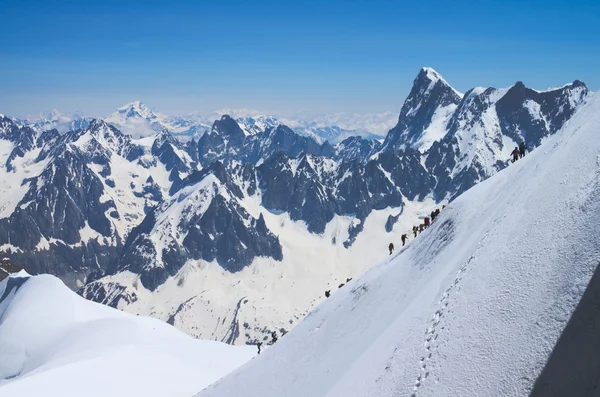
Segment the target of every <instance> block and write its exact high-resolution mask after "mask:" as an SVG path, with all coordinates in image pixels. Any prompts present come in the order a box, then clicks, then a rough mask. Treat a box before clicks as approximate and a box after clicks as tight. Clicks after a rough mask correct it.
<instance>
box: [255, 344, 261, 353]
mask: <svg viewBox="0 0 600 397" xmlns="http://www.w3.org/2000/svg"><path fill="white" fill-rule="evenodd" d="M256 347H258V354H260V348H261V347H262V342H258V343H257V344H256Z"/></svg>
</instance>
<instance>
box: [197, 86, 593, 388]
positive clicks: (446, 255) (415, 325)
mask: <svg viewBox="0 0 600 397" xmlns="http://www.w3.org/2000/svg"><path fill="white" fill-rule="evenodd" d="M599 128H600V95H598V94H596V95H595V96H594V97H593V98H592V99H591V100H590V102H589V103H588V104H586V105H584V106H583V108H582V109H581V110H580V111H579V112H578V113H577V114H576V115H575V116H574V117H573V119H571V120H570V121H569V122H568V123H567V124H566V125H565V127H563V129H562V130H561V131H560V132H559V133H557V134H556V135H554V136H551V137H550V138H548V139H547V140H546V141H545V142H544V143H543V144H542V146H541V147H540V148H538V149H537V150H535V151H533V152H532V153H530V154H528V155H527V156H526V157H525V158H524V159H522V160H519V161H518V162H517V163H515V164H514V165H511V166H510V167H509V168H507V169H506V170H503V171H502V172H500V173H498V174H496V175H495V176H493V177H491V178H490V179H488V180H487V181H484V182H482V183H480V184H479V185H477V186H475V187H474V188H472V189H470V190H469V191H468V192H466V193H465V194H463V195H462V196H460V197H459V198H457V199H456V200H455V201H454V202H452V203H451V204H450V205H449V206H448V207H447V208H446V209H445V210H444V211H442V213H441V215H440V217H439V218H438V219H436V221H435V222H434V223H433V225H432V226H431V227H430V228H429V229H428V230H426V231H425V232H424V233H423V234H422V235H421V236H420V237H419V238H418V239H416V240H415V241H413V242H412V243H411V244H410V245H409V246H408V247H407V248H406V249H404V250H401V252H400V253H399V254H398V255H396V256H394V257H393V258H391V260H389V261H387V262H386V263H383V264H381V265H379V266H377V267H375V268H373V269H371V270H370V271H369V272H367V273H366V274H365V275H363V276H362V277H360V278H359V279H356V280H354V281H352V282H351V283H349V284H348V285H346V286H345V287H344V288H342V289H341V290H340V291H338V292H336V293H335V294H333V296H332V297H331V298H329V300H328V301H327V302H326V303H324V304H322V305H321V306H319V307H317V308H316V309H315V310H313V311H312V313H311V314H310V315H308V316H307V317H306V319H305V320H304V321H303V322H302V323H301V324H300V325H298V326H297V327H296V328H295V329H294V330H293V331H292V332H290V333H289V334H287V335H286V336H285V337H284V338H282V339H281V340H280V341H279V342H278V343H277V344H276V345H275V346H273V347H272V348H271V349H269V350H268V351H267V352H266V353H265V354H264V355H261V356H260V357H258V358H257V359H256V360H253V361H252V362H251V363H249V364H248V365H246V366H244V367H242V368H240V369H239V370H237V371H235V372H234V373H233V374H231V375H230V376H228V377H226V378H225V379H223V380H222V381H220V382H218V383H217V384H215V385H214V386H212V387H210V388H209V389H208V390H206V391H204V392H203V393H201V394H200V396H203V397H204V396H230V395H236V394H243V395H245V396H264V395H285V396H307V395H315V396H316V395H318V396H365V395H369V396H388V395H392V394H401V395H413V396H421V395H422V396H448V395H461V396H506V395H527V394H528V393H529V391H530V390H531V388H532V385H533V382H534V381H535V379H536V377H537V376H538V375H539V374H540V371H541V369H542V368H543V366H544V365H545V362H546V359H547V358H548V356H549V354H550V352H551V350H552V348H553V346H554V344H555V343H556V341H557V339H558V337H559V335H560V333H561V332H562V330H563V328H564V326H565V324H566V322H567V320H568V319H569V317H570V316H571V314H572V312H573V310H574V308H575V306H576V305H577V303H578V302H579V300H580V298H581V296H582V294H583V292H584V290H585V289H586V286H587V284H588V282H589V280H590V277H591V275H592V274H593V272H594V271H595V269H596V268H597V266H598V257H599V254H600V248H599V247H600V237H599V235H598V233H597V231H596V225H597V224H598V222H600V201H598V200H597V197H598V195H599V194H600V166H599V163H598V153H600V141H599V140H598V139H597V133H598V129H599ZM577 220H581V222H579V221H577ZM264 379H269V381H268V382H264Z"/></svg>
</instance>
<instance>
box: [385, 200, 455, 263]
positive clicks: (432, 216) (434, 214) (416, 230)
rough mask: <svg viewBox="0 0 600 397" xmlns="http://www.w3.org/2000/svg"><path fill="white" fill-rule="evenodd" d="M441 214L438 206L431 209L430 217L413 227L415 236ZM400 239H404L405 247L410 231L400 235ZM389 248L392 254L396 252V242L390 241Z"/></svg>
mask: <svg viewBox="0 0 600 397" xmlns="http://www.w3.org/2000/svg"><path fill="white" fill-rule="evenodd" d="M444 208H446V206H445V205H443V206H442V209H444ZM439 214H440V209H439V208H436V209H435V210H433V211H431V214H429V215H430V217H425V219H423V223H421V224H420V225H419V226H413V228H412V232H413V235H414V236H415V237H417V234H419V233H421V232H422V231H423V230H425V229H427V228H428V227H429V225H430V224H431V223H432V222H433V221H434V220H435V219H436V218H437V217H438V215H439ZM400 239H401V240H402V246H403V247H404V245H406V241H407V240H408V233H405V234H403V235H402V236H400ZM388 249H389V250H390V255H392V253H393V252H394V243H390V245H389V246H388Z"/></svg>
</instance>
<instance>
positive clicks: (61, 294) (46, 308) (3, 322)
mask: <svg viewBox="0 0 600 397" xmlns="http://www.w3.org/2000/svg"><path fill="white" fill-rule="evenodd" d="M255 351H256V349H255V347H232V346H228V345H225V344H222V343H218V342H211V341H202V340H194V339H192V338H190V337H189V336H187V335H185V334H183V333H181V332H179V331H177V330H176V329H175V328H173V327H171V326H170V325H167V324H165V323H163V322H161V321H159V320H155V319H150V318H146V317H136V316H132V315H130V314H125V313H122V312H120V311H118V310H115V309H112V308H109V307H106V306H103V305H100V304H97V303H93V302H89V301H87V300H85V299H83V298H81V297H79V296H77V295H76V294H75V293H74V292H72V291H71V290H69V289H68V288H67V287H66V286H65V285H64V284H63V283H62V282H61V281H60V280H58V279H57V278H55V277H53V276H48V275H42V276H33V277H29V276H28V275H27V274H26V273H20V274H19V275H16V276H11V277H10V278H8V279H6V280H4V281H2V282H1V283H0V396H10V397H15V396H34V395H44V396H140V395H143V396H166V395H168V396H189V395H190V394H192V393H193V392H196V391H198V390H199V389H202V388H204V387H205V386H207V385H208V384H210V383H212V382H214V381H215V380H216V379H218V378H220V377H221V376H223V375H224V374H226V373H228V372H230V371H231V370H233V369H234V368H236V367H237V366H239V365H241V364H242V363H244V362H246V361H247V360H249V359H251V358H252V357H253V356H254V354H255Z"/></svg>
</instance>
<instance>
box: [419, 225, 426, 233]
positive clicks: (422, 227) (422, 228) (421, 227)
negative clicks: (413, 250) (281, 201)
mask: <svg viewBox="0 0 600 397" xmlns="http://www.w3.org/2000/svg"><path fill="white" fill-rule="evenodd" d="M424 229H425V225H424V224H422V223H421V224H420V225H419V234H421V233H422V232H423V230H424Z"/></svg>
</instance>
